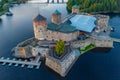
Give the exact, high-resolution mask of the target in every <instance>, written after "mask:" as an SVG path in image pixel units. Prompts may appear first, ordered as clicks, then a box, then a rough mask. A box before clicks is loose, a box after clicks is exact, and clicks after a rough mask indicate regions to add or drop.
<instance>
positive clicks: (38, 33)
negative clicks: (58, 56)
mask: <svg viewBox="0 0 120 80" xmlns="http://www.w3.org/2000/svg"><path fill="white" fill-rule="evenodd" d="M33 26H34V35H35V38H36V39H39V40H43V39H45V34H46V33H45V32H46V29H47V19H46V18H45V17H43V16H42V15H40V14H39V15H38V16H37V17H35V18H34V19H33Z"/></svg>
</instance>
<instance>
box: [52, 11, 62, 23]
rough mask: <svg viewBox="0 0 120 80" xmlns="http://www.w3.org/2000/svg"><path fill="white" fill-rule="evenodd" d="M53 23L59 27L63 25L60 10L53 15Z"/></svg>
mask: <svg viewBox="0 0 120 80" xmlns="http://www.w3.org/2000/svg"><path fill="white" fill-rule="evenodd" d="M52 23H54V24H57V25H59V24H60V23H61V13H60V12H59V11H58V10H56V11H55V12H54V13H53V14H52Z"/></svg>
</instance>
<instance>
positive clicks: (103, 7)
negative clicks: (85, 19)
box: [67, 0, 120, 12]
mask: <svg viewBox="0 0 120 80" xmlns="http://www.w3.org/2000/svg"><path fill="white" fill-rule="evenodd" d="M73 1H74V2H73ZM74 4H77V5H79V6H80V10H81V11H83V12H115V11H117V12H120V8H119V7H120V0H68V3H67V9H68V10H69V11H70V10H71V9H72V6H73V5H74Z"/></svg>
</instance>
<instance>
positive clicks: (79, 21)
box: [70, 15, 96, 32]
mask: <svg viewBox="0 0 120 80" xmlns="http://www.w3.org/2000/svg"><path fill="white" fill-rule="evenodd" d="M70 21H71V26H75V27H76V29H78V30H82V31H85V32H92V30H93V29H94V28H95V27H96V25H95V21H96V18H95V17H93V16H87V15H75V16H74V17H72V18H71V19H70Z"/></svg>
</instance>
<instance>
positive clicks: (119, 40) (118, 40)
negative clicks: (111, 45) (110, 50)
mask: <svg viewBox="0 0 120 80" xmlns="http://www.w3.org/2000/svg"><path fill="white" fill-rule="evenodd" d="M111 39H112V40H113V41H114V42H119V43H120V39H117V38H111Z"/></svg>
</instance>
